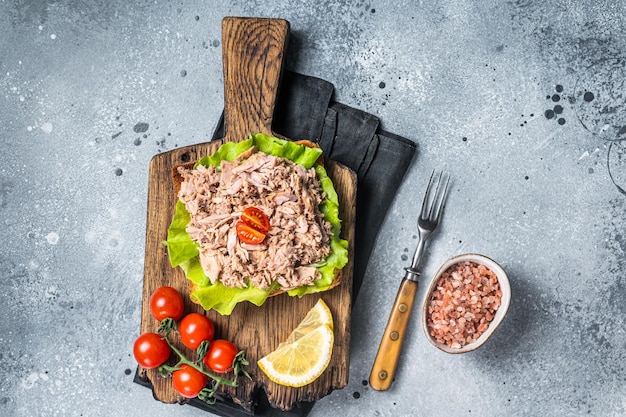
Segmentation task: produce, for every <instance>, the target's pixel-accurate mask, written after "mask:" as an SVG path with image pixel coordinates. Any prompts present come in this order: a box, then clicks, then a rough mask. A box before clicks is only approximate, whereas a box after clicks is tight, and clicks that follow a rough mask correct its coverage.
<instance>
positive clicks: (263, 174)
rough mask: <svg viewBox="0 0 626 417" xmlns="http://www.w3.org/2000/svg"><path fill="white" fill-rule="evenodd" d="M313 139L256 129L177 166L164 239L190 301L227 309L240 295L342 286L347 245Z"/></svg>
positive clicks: (254, 297)
mask: <svg viewBox="0 0 626 417" xmlns="http://www.w3.org/2000/svg"><path fill="white" fill-rule="evenodd" d="M311 145H312V144H311V143H307V144H302V143H296V142H290V141H285V140H281V139H278V138H274V137H271V136H267V135H264V134H255V135H251V136H250V138H249V139H248V140H246V141H244V142H239V143H233V142H228V143H225V144H223V145H222V146H221V147H220V148H219V149H218V150H217V151H216V152H215V153H214V154H213V155H210V156H207V157H204V158H202V159H201V160H199V161H198V162H195V163H190V164H186V165H182V166H178V167H176V168H175V169H174V172H173V179H174V185H175V188H176V191H177V196H178V201H177V203H176V209H175V213H174V217H173V219H172V223H171V225H170V227H169V229H168V238H167V241H166V244H167V248H168V254H169V258H170V263H171V264H172V266H173V267H176V266H180V267H181V268H182V269H183V271H184V272H185V275H186V276H187V278H188V279H189V280H191V282H192V291H191V300H192V301H194V302H196V303H198V304H200V305H202V307H204V308H205V309H206V310H210V309H213V310H216V311H218V312H219V313H220V314H224V315H228V314H230V313H231V312H232V311H233V309H234V308H235V306H236V305H237V303H239V302H242V301H249V302H251V303H254V304H255V305H258V306H260V305H262V304H263V303H264V302H265V300H266V299H267V297H270V296H273V295H277V294H280V293H283V292H287V293H288V294H289V295H291V296H300V297H301V296H303V295H305V294H309V293H315V292H321V291H326V290H328V289H331V288H333V287H335V286H336V285H338V284H339V281H340V277H341V273H340V271H341V269H342V268H343V267H344V266H345V265H346V264H347V262H348V250H347V246H348V243H347V241H345V240H342V239H341V238H340V237H339V235H340V230H341V221H340V219H339V205H338V198H337V194H336V192H335V189H334V187H333V183H332V181H331V179H330V178H329V177H328V175H327V173H326V170H325V169H324V166H323V164H321V163H320V160H321V158H320V157H321V154H322V151H321V149H319V147H315V146H314V145H313V146H311Z"/></svg>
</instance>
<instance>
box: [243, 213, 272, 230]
mask: <svg viewBox="0 0 626 417" xmlns="http://www.w3.org/2000/svg"><path fill="white" fill-rule="evenodd" d="M241 221H242V222H244V223H245V224H247V225H248V226H250V227H251V228H253V229H256V230H258V231H259V232H263V233H267V232H269V230H270V219H269V218H268V217H267V215H266V214H265V213H263V211H262V210H261V209H258V208H256V207H248V208H247V209H245V210H244V211H243V213H242V214H241Z"/></svg>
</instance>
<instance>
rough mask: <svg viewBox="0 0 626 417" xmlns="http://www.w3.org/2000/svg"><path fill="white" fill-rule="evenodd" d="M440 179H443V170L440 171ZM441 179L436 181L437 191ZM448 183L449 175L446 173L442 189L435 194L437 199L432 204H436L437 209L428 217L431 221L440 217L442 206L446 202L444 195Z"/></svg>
mask: <svg viewBox="0 0 626 417" xmlns="http://www.w3.org/2000/svg"><path fill="white" fill-rule="evenodd" d="M440 180H441V181H443V172H442V173H441V177H440ZM441 181H440V182H439V183H437V191H439V184H440V183H441ZM448 184H450V176H449V175H448V178H446V183H445V185H444V187H443V191H442V192H441V194H440V195H439V196H437V198H438V201H437V202H436V204H434V205H433V207H435V206H436V207H437V209H436V210H435V214H434V215H433V217H430V219H432V221H435V222H438V221H439V218H440V217H441V212H442V211H443V207H444V205H445V204H446V195H447V194H448Z"/></svg>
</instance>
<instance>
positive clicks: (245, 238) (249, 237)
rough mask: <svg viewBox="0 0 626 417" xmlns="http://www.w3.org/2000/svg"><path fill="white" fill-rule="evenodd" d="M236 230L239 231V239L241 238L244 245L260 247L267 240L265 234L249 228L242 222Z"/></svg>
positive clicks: (237, 225) (238, 223)
mask: <svg viewBox="0 0 626 417" xmlns="http://www.w3.org/2000/svg"><path fill="white" fill-rule="evenodd" d="M235 229H236V230H237V237H239V240H241V241H242V242H243V243H248V244H250V245H258V244H259V243H261V242H263V240H264V239H265V233H263V232H261V231H259V230H256V229H255V228H253V227H250V226H248V225H247V224H245V223H244V222H242V221H240V222H237V224H236V225H235Z"/></svg>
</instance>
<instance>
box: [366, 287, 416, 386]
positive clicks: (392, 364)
mask: <svg viewBox="0 0 626 417" xmlns="http://www.w3.org/2000/svg"><path fill="white" fill-rule="evenodd" d="M416 293H417V281H411V280H408V279H406V278H405V279H403V280H402V282H401V283H400V288H399V289H398V294H397V295H396V300H395V302H394V303H393V308H392V309H391V313H390V314H389V320H388V321H387V327H386V328H385V332H384V333H383V338H382V340H381V341H380V346H379V347H378V353H377V354H376V359H374V365H373V366H372V372H371V373H370V386H371V387H372V388H374V389H375V390H377V391H386V390H388V389H389V387H391V383H392V382H393V377H394V375H395V373H396V366H397V364H398V358H399V357H400V352H401V350H402V342H403V341H404V336H405V335H406V329H407V326H408V324H409V318H410V317H411V311H412V310H413V304H414V302H415V294H416Z"/></svg>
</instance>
